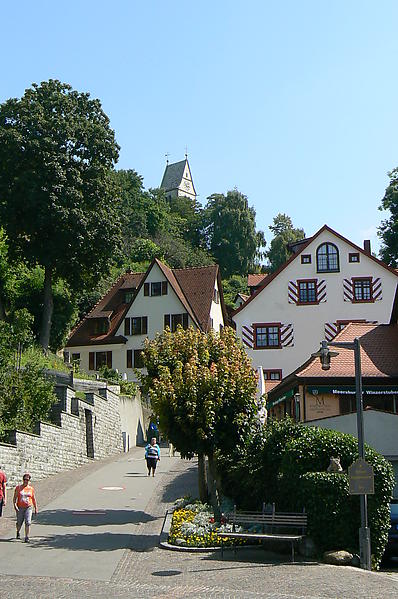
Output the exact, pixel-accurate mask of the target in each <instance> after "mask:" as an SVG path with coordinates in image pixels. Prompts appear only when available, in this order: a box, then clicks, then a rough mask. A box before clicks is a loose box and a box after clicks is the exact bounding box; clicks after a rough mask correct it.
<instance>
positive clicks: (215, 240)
mask: <svg viewBox="0 0 398 599" xmlns="http://www.w3.org/2000/svg"><path fill="white" fill-rule="evenodd" d="M204 224H205V226H206V235H207V247H208V249H209V251H210V252H211V254H212V255H213V257H214V259H215V261H216V262H217V263H218V264H219V266H220V269H221V272H222V275H223V277H226V278H228V277H230V276H231V275H233V274H240V275H246V274H247V273H248V272H249V271H250V270H252V269H253V268H255V267H256V265H257V264H258V260H259V259H260V258H261V257H262V253H261V248H262V247H263V246H264V245H265V240H264V234H263V232H262V231H256V212H255V210H254V208H253V207H249V204H248V200H247V197H246V196H245V195H243V194H242V193H240V192H239V191H238V190H237V189H234V190H233V191H228V192H227V195H224V194H222V193H216V194H213V195H211V196H210V197H209V198H208V202H207V204H206V207H205V211H204Z"/></svg>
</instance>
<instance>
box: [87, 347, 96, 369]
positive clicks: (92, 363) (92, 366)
mask: <svg viewBox="0 0 398 599" xmlns="http://www.w3.org/2000/svg"><path fill="white" fill-rule="evenodd" d="M88 369H89V370H95V354H94V352H93V351H91V352H89V354H88Z"/></svg>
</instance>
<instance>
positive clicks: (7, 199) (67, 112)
mask: <svg viewBox="0 0 398 599" xmlns="http://www.w3.org/2000/svg"><path fill="white" fill-rule="evenodd" d="M118 150H119V147H118V145H117V144H116V141H115V137H114V132H113V131H112V129H111V128H110V126H109V119H108V117H107V116H106V114H105V113H104V112H103V110H102V108H101V104H100V102H99V100H93V99H90V96H89V94H87V93H79V92H77V91H74V90H72V88H71V87H70V86H69V85H67V84H65V83H61V82H60V81H56V80H49V81H47V82H43V83H41V84H40V85H37V84H33V86H32V87H31V88H30V89H27V90H26V91H25V93H24V95H23V96H22V98H20V99H10V100H7V101H6V102H4V103H3V104H2V105H1V106H0V216H1V220H2V225H3V226H4V228H5V231H6V233H7V235H8V236H9V238H10V239H11V240H12V244H11V245H10V251H11V248H12V254H13V256H17V257H19V258H21V257H22V258H23V260H24V261H26V263H28V264H30V265H32V266H36V265H37V264H39V265H40V266H42V267H43V269H44V301H43V315H42V325H41V334H40V343H41V344H42V346H43V347H44V348H45V349H46V348H47V347H48V345H49V340H50V331H51V323H52V311H53V295H52V287H53V282H54V281H55V280H57V279H58V278H63V279H64V280H65V281H67V282H68V284H69V285H70V286H71V287H72V288H73V289H77V288H78V287H80V286H82V285H89V284H92V283H93V282H95V281H97V280H98V278H99V277H100V276H101V274H102V273H103V272H105V271H106V270H107V269H108V267H109V260H110V258H111V257H112V256H113V254H114V252H115V251H116V249H117V247H118V245H119V239H120V222H119V216H118V209H117V196H116V193H115V190H116V188H115V184H114V177H113V175H112V170H113V167H114V165H115V163H116V161H117V159H118Z"/></svg>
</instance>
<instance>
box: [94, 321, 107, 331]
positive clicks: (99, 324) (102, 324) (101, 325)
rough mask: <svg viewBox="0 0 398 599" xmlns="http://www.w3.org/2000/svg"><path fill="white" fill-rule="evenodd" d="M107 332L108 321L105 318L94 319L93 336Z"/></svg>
mask: <svg viewBox="0 0 398 599" xmlns="http://www.w3.org/2000/svg"><path fill="white" fill-rule="evenodd" d="M107 332H108V321H107V319H106V318H96V319H95V320H94V321H93V334H94V335H103V334H104V333H107Z"/></svg>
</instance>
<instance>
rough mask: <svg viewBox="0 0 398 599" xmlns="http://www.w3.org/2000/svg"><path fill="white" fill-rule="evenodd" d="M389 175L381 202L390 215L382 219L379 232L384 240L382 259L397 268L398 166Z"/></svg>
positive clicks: (381, 251)
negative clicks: (388, 181)
mask: <svg viewBox="0 0 398 599" xmlns="http://www.w3.org/2000/svg"><path fill="white" fill-rule="evenodd" d="M388 176H389V177H390V183H389V185H388V187H387V189H386V192H385V194H384V197H383V200H382V202H381V206H380V210H388V211H389V212H390V216H389V218H387V219H386V220H383V221H382V223H381V225H380V227H379V230H378V234H379V236H380V237H381V240H382V247H381V250H380V256H381V259H382V260H384V262H385V263H386V264H389V265H390V266H392V267H394V268H396V267H397V266H398V168H395V169H394V170H392V171H391V172H390V173H388Z"/></svg>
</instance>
